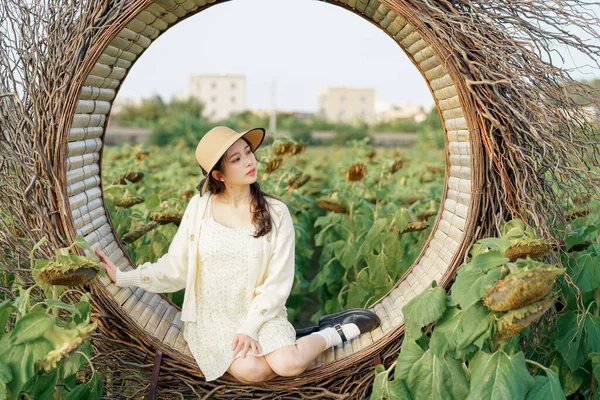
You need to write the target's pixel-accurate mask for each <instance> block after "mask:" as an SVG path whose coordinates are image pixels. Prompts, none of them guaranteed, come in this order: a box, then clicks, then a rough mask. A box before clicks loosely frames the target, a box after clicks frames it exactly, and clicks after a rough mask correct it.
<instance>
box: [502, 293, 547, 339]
mask: <svg viewBox="0 0 600 400" xmlns="http://www.w3.org/2000/svg"><path fill="white" fill-rule="evenodd" d="M555 301H556V297H555V296H554V295H552V294H548V295H547V296H546V297H544V298H543V299H542V300H540V301H538V302H536V303H533V304H530V305H527V306H525V307H521V308H518V309H516V310H512V311H509V312H507V313H506V314H504V315H503V316H502V317H501V318H500V319H499V320H498V322H497V331H496V333H495V334H494V336H492V340H504V339H508V338H510V337H512V336H514V335H516V334H517V333H519V332H521V331H522V330H523V329H525V328H527V327H528V326H529V325H531V324H533V323H534V322H535V321H537V320H538V319H540V318H541V317H542V315H544V314H545V313H546V311H548V310H549V309H550V307H552V306H553V305H554V302H555Z"/></svg>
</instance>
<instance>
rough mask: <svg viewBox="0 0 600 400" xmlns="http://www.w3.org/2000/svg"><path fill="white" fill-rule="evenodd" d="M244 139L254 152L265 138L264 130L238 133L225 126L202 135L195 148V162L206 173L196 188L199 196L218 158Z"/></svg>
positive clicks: (204, 189)
mask: <svg viewBox="0 0 600 400" xmlns="http://www.w3.org/2000/svg"><path fill="white" fill-rule="evenodd" d="M242 137H243V138H245V139H246V140H248V142H250V146H251V147H252V152H254V151H256V149H257V148H258V146H260V144H261V143H262V141H263V139H264V138H265V130H264V129H263V128H254V129H250V130H249V131H246V132H242V133H238V132H236V131H234V130H233V129H231V128H228V127H226V126H216V127H214V128H212V129H211V130H210V131H208V132H207V133H206V135H204V137H203V138H202V139H200V142H199V143H198V146H197V147H196V161H198V164H200V166H201V167H202V168H203V169H204V170H205V171H208V173H207V175H206V177H205V178H204V180H202V182H200V184H199V185H198V186H197V189H198V190H199V191H200V196H204V192H205V191H206V188H207V187H208V177H209V176H210V173H211V172H212V170H213V168H214V167H215V164H216V163H217V161H219V158H221V157H222V156H223V154H225V152H227V150H228V149H229V148H230V147H231V146H232V145H233V144H234V143H235V142H236V141H237V140H238V139H240V138H242Z"/></svg>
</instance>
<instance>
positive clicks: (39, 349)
mask: <svg viewBox="0 0 600 400" xmlns="http://www.w3.org/2000/svg"><path fill="white" fill-rule="evenodd" d="M51 350H52V345H51V344H50V342H49V341H48V339H46V338H44V337H40V338H37V339H35V340H31V341H28V342H26V343H21V344H17V345H13V346H10V349H9V351H8V352H7V353H6V354H4V355H3V356H2V362H3V363H5V364H6V365H7V366H8V367H9V368H10V370H11V373H12V380H11V381H10V382H9V383H8V385H7V387H8V390H9V391H10V392H11V393H12V394H13V396H14V397H16V396H15V394H18V393H20V392H21V389H22V388H23V386H24V385H25V383H26V382H27V380H28V379H30V378H31V377H32V376H33V375H34V373H35V362H36V361H38V360H41V359H43V358H44V357H46V355H47V354H48V352H50V351H51Z"/></svg>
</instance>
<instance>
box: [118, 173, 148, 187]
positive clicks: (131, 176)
mask: <svg viewBox="0 0 600 400" xmlns="http://www.w3.org/2000/svg"><path fill="white" fill-rule="evenodd" d="M143 177H144V173H143V172H133V171H129V172H126V173H124V174H123V175H121V177H119V184H121V185H126V184H127V182H126V181H125V180H126V179H127V180H128V181H130V182H132V183H136V182H139V181H141V180H142V178H143Z"/></svg>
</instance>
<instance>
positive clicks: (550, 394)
mask: <svg viewBox="0 0 600 400" xmlns="http://www.w3.org/2000/svg"><path fill="white" fill-rule="evenodd" d="M544 371H545V372H546V376H540V375H537V376H535V377H534V378H533V380H534V383H533V386H532V387H531V389H530V390H529V392H527V397H526V398H525V400H565V399H566V397H565V394H564V393H563V390H562V387H561V386H560V380H559V378H558V369H557V368H556V367H554V369H551V368H544Z"/></svg>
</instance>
